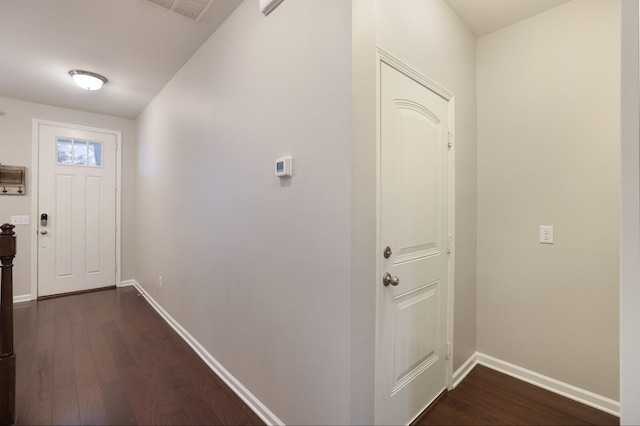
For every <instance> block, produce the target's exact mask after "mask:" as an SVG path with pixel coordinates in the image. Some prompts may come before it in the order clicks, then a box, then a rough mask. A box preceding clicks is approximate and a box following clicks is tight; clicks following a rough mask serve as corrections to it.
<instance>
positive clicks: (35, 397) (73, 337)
mask: <svg viewBox="0 0 640 426" xmlns="http://www.w3.org/2000/svg"><path fill="white" fill-rule="evenodd" d="M14 324H15V348H16V354H17V382H16V387H17V395H16V413H17V415H18V423H19V424H38V425H41V424H83V425H84V424H109V425H118V424H145V425H151V424H243V425H261V424H263V423H262V422H261V420H260V419H259V418H258V417H257V416H256V415H255V414H254V413H253V411H251V409H249V408H248V407H247V406H246V405H245V404H244V403H243V402H242V400H240V398H238V397H237V396H236V395H235V394H234V393H233V391H231V389H229V387H228V386H227V385H226V384H225V383H224V382H222V380H220V379H219V378H218V377H217V376H216V375H215V374H214V373H213V372H212V371H211V370H210V369H209V368H208V367H207V365H206V364H205V363H204V362H203V361H202V360H201V359H200V358H199V357H198V356H197V355H196V354H195V352H194V351H193V350H192V349H191V348H190V347H189V346H188V345H187V344H186V343H185V342H184V341H183V340H182V339H181V338H180V337H179V336H178V335H177V334H176V333H175V332H174V331H173V329H171V327H169V325H167V324H166V323H165V321H164V320H163V319H162V318H161V317H160V316H159V315H158V314H157V313H156V312H155V311H154V310H153V308H151V307H150V306H149V305H148V304H147V302H146V301H145V300H144V298H143V297H140V296H138V293H137V291H136V290H135V289H134V288H133V287H125V288H120V289H115V290H103V291H97V292H93V293H84V294H77V295H72V296H65V297H60V298H55V299H48V300H41V301H38V302H35V301H33V302H25V303H19V304H16V305H14Z"/></svg>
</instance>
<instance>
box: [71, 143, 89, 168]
mask: <svg viewBox="0 0 640 426" xmlns="http://www.w3.org/2000/svg"><path fill="white" fill-rule="evenodd" d="M73 164H75V165H76V166H86V165H87V143H86V142H85V141H73Z"/></svg>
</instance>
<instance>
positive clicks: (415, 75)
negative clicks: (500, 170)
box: [374, 47, 456, 424]
mask: <svg viewBox="0 0 640 426" xmlns="http://www.w3.org/2000/svg"><path fill="white" fill-rule="evenodd" d="M383 63H384V64H387V65H389V66H390V67H392V68H394V69H395V70H397V71H399V72H401V73H402V74H404V75H406V76H407V77H409V78H411V79H413V80H415V81H416V82H418V83H419V84H421V85H422V86H424V87H426V88H427V89H429V90H431V91H433V92H435V93H437V94H438V95H439V96H441V97H443V98H444V99H446V100H447V102H448V103H449V125H450V127H451V129H450V131H451V135H450V138H451V139H450V142H451V144H452V145H451V148H450V150H449V164H448V166H449V182H448V184H449V187H448V206H447V207H448V210H449V211H448V222H449V230H448V232H449V236H450V237H451V246H450V249H451V254H450V255H449V266H448V274H449V285H448V291H447V342H448V343H449V350H450V355H451V356H450V357H449V359H447V364H446V365H447V389H449V390H451V389H452V387H453V350H454V347H453V305H454V303H453V295H454V291H453V290H454V271H455V268H454V265H455V253H456V252H455V240H456V239H455V211H456V210H455V198H456V197H455V187H456V184H455V147H456V144H455V104H454V96H453V93H451V92H450V91H448V90H447V89H445V88H444V87H442V86H441V85H439V84H438V83H436V82H434V81H433V80H431V79H430V78H428V77H426V76H425V75H423V74H421V73H420V72H418V71H416V70H415V69H413V68H411V67H410V66H409V65H407V64H406V63H405V62H402V61H400V60H399V59H397V58H395V57H394V56H392V55H391V54H389V53H387V52H385V51H384V50H382V49H380V48H379V47H378V48H377V54H376V279H377V282H376V284H380V285H376V289H377V290H376V336H375V339H376V345H375V348H376V349H375V350H376V353H375V380H376V383H375V399H374V400H375V402H376V403H375V406H376V407H378V406H379V404H378V403H377V401H378V398H379V396H380V395H379V392H380V391H379V383H378V371H379V368H380V364H379V362H380V361H379V360H380V341H379V331H380V309H381V305H382V298H383V293H382V291H383V289H384V288H383V286H382V285H381V281H380V280H381V277H382V261H381V259H382V245H381V244H382V242H381V240H380V232H381V228H380V227H381V222H380V217H381V210H380V209H381V205H382V203H381V201H382V200H381V198H382V197H381V189H382V187H381V180H380V174H381V173H380V171H381V164H382V161H381V160H382V159H381V151H380V150H381V146H382V145H381V125H382V123H381V122H380V116H381V101H380V83H381V75H380V74H381V72H380V71H381V69H382V64H383ZM427 402H428V401H425V404H426V403H427ZM418 414H419V413H418ZM374 416H375V417H374V422H375V423H376V424H377V418H378V413H377V408H376V412H375V413H374Z"/></svg>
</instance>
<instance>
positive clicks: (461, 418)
mask: <svg viewBox="0 0 640 426" xmlns="http://www.w3.org/2000/svg"><path fill="white" fill-rule="evenodd" d="M414 424H415V425H618V424H620V419H619V418H618V417H615V416H612V415H610V414H607V413H604V412H602V411H600V410H596V409H595V408H591V407H588V406H586V405H583V404H580V403H578V402H575V401H573V400H570V399H568V398H564V397H562V396H560V395H557V394H555V393H552V392H549V391H546V390H544V389H541V388H539V387H536V386H533V385H530V384H529V383H526V382H523V381H520V380H517V379H514V378H513V377H510V376H507V375H505V374H502V373H499V372H497V371H494V370H491V369H489V368H487V367H484V366H481V365H478V366H476V367H475V368H474V369H473V370H472V371H471V372H470V373H469V375H468V376H467V377H466V378H465V379H464V380H463V381H462V383H460V384H459V385H458V387H457V388H455V389H454V390H452V391H451V392H448V393H446V394H445V395H444V396H442V397H441V398H440V400H439V401H438V402H437V403H435V404H433V405H432V406H431V407H430V408H429V409H428V410H427V411H426V412H425V413H424V414H423V415H422V416H421V417H420V418H418V419H417V420H416V422H414Z"/></svg>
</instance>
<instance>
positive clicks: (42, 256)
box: [34, 121, 120, 297]
mask: <svg viewBox="0 0 640 426" xmlns="http://www.w3.org/2000/svg"><path fill="white" fill-rule="evenodd" d="M34 133H35V136H34V144H37V146H35V147H34V155H37V160H38V163H37V164H38V167H37V168H35V167H34V170H35V171H36V173H35V174H36V175H37V178H36V177H35V176H34V181H36V182H37V188H36V191H37V195H36V194H34V197H37V207H36V209H35V211H36V212H37V213H36V215H35V217H34V219H35V220H34V222H35V224H34V228H36V229H37V235H36V237H35V238H36V241H37V262H36V264H37V295H38V297H43V296H50V295H55V294H62V293H71V292H78V291H85V290H90V289H96V288H102V287H109V286H115V285H116V284H117V269H116V268H117V263H118V262H117V258H118V256H117V253H118V251H119V250H118V245H119V244H118V243H119V235H118V221H119V217H118V210H119V201H118V198H117V194H118V191H117V182H118V176H119V167H118V163H119V159H118V155H117V152H118V145H119V141H120V133H119V132H116V131H110V130H103V129H94V128H88V127H82V126H74V125H69V124H64V123H52V122H44V121H34Z"/></svg>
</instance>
